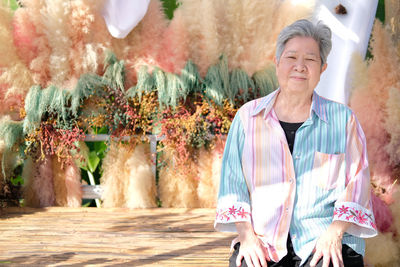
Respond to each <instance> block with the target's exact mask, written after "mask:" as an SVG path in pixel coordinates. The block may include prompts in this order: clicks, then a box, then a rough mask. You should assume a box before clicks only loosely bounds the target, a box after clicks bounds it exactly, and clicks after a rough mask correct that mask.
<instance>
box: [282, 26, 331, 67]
mask: <svg viewBox="0 0 400 267" xmlns="http://www.w3.org/2000/svg"><path fill="white" fill-rule="evenodd" d="M297 36H301V37H311V38H313V39H314V40H315V41H316V42H317V43H318V45H319V54H320V57H321V67H322V66H323V65H324V64H325V63H326V59H327V57H328V54H329V52H330V51H331V48H332V41H331V37H332V32H331V29H329V27H328V26H326V25H325V24H323V23H322V22H321V21H318V23H317V24H313V23H312V22H311V21H308V20H306V19H301V20H298V21H296V22H294V23H293V24H291V25H289V26H287V27H285V28H284V29H283V30H282V31H281V32H280V34H279V36H278V40H277V41H276V53H275V56H276V60H277V62H279V60H280V58H281V56H282V53H283V50H284V49H285V45H286V43H287V42H288V41H289V40H290V39H292V38H294V37H297Z"/></svg>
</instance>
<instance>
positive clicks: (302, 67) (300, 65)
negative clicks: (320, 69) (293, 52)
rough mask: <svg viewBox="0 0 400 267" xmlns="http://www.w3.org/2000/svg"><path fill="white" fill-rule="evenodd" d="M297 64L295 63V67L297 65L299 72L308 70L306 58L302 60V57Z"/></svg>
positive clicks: (296, 68)
mask: <svg viewBox="0 0 400 267" xmlns="http://www.w3.org/2000/svg"><path fill="white" fill-rule="evenodd" d="M295 64H296V65H295V66H294V67H295V70H296V71H298V72H303V71H305V70H306V65H305V62H304V60H301V59H300V60H297V61H296V63H295Z"/></svg>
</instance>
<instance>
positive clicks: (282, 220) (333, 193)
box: [215, 89, 377, 264]
mask: <svg viewBox="0 0 400 267" xmlns="http://www.w3.org/2000/svg"><path fill="white" fill-rule="evenodd" d="M278 93H279V89H278V90H276V91H274V92H272V93H271V94H269V95H268V96H265V97H263V98H259V99H256V100H253V101H250V102H248V103H246V104H245V105H243V106H242V107H241V108H240V109H239V111H238V112H237V114H236V116H235V118H234V120H233V122H232V125H231V128H230V131H229V134H228V138H227V142H226V145H225V151H224V156H223V163H222V172H221V182H220V189H219V196H218V204H217V214H216V220H215V228H216V229H217V230H219V231H230V232H235V231H236V226H235V222H241V221H249V222H251V223H252V226H253V229H254V232H255V233H256V234H257V236H258V237H259V238H260V239H261V241H262V242H263V244H264V246H265V247H266V248H267V251H268V253H269V257H270V258H271V260H273V261H275V262H278V261H279V260H280V259H282V258H283V257H284V256H285V255H286V254H287V249H286V241H287V237H288V234H289V233H290V236H291V240H292V243H293V248H294V251H295V252H296V254H297V255H298V256H299V257H300V258H301V259H302V263H301V264H303V263H304V261H305V260H307V258H308V257H309V256H310V255H311V253H312V251H313V249H314V247H315V245H316V241H317V239H318V237H319V236H321V235H322V233H323V232H324V231H325V230H326V229H327V228H328V226H329V225H330V224H331V223H332V221H334V220H341V221H347V222H351V223H352V225H351V226H350V228H348V230H347V231H346V233H345V234H344V236H343V240H342V242H343V244H347V245H348V246H350V247H351V248H352V249H354V250H355V251H356V252H357V253H359V254H362V255H364V250H365V243H364V240H363V239H362V238H366V237H373V236H375V235H376V234H377V230H376V226H375V219H374V215H373V213H372V205H371V200H370V196H371V188H370V178H369V169H368V159H367V151H366V140H365V136H364V133H363V131H362V129H361V126H360V124H359V123H358V121H357V119H356V117H355V115H354V113H353V112H352V111H351V110H350V109H349V108H348V107H346V106H345V105H343V104H340V103H336V102H333V101H330V100H327V99H325V98H323V97H321V96H319V95H318V94H317V93H316V92H314V93H313V97H312V105H311V109H310V116H309V118H308V119H307V120H306V121H305V122H304V123H303V125H302V126H301V127H300V128H299V129H298V130H297V131H296V136H295V142H294V147H293V154H291V153H290V151H289V147H288V144H287V141H286V137H285V134H284V131H283V129H282V127H281V126H280V124H279V120H278V118H277V116H276V114H275V112H274V109H273V106H274V103H275V100H276V96H277V95H278ZM234 242H235V241H234Z"/></svg>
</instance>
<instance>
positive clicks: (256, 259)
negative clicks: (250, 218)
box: [236, 222, 270, 267]
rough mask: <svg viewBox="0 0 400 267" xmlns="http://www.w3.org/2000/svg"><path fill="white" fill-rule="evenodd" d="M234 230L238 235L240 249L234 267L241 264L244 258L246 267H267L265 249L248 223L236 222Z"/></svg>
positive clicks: (267, 259) (267, 258) (268, 259)
mask: <svg viewBox="0 0 400 267" xmlns="http://www.w3.org/2000/svg"><path fill="white" fill-rule="evenodd" d="M236 229H237V231H238V233H239V241H240V249H239V254H238V256H237V258H236V266H240V265H241V264H242V259H243V258H244V259H245V261H246V264H247V266H248V267H260V266H267V261H270V258H269V257H268V252H267V249H266V248H265V247H264V246H263V244H262V242H261V240H260V239H258V237H257V236H256V234H255V233H254V230H253V227H252V226H251V224H250V223H249V222H237V223H236Z"/></svg>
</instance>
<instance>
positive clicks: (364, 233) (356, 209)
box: [333, 202, 378, 238]
mask: <svg viewBox="0 0 400 267" xmlns="http://www.w3.org/2000/svg"><path fill="white" fill-rule="evenodd" d="M333 221H345V222H350V223H352V225H351V226H350V227H349V228H348V229H347V230H346V232H347V233H349V234H351V235H354V236H357V237H361V238H367V237H374V236H376V235H377V233H378V232H377V228H376V225H375V218H374V214H373V213H372V211H371V210H369V209H366V208H364V207H363V206H361V205H359V204H357V203H354V202H337V203H336V204H335V209H334V211H333Z"/></svg>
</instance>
